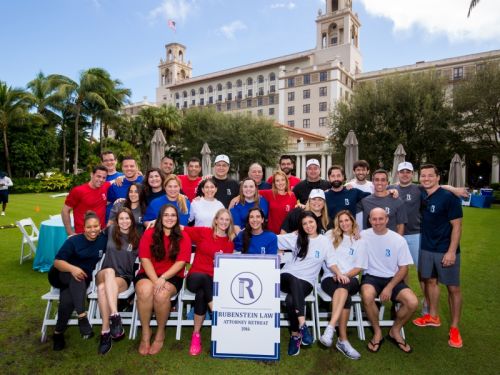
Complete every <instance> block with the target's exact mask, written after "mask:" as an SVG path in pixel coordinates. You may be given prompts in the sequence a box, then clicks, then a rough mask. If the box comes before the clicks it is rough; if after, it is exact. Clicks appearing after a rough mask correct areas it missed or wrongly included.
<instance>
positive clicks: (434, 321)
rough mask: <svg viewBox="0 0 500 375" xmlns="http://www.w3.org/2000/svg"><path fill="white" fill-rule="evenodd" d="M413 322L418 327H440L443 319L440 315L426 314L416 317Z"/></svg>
mask: <svg viewBox="0 0 500 375" xmlns="http://www.w3.org/2000/svg"><path fill="white" fill-rule="evenodd" d="M413 324H415V325H416V326H418V327H439V326H440V325H441V319H439V316H432V315H430V314H425V315H424V316H421V317H420V318H417V319H414V320H413Z"/></svg>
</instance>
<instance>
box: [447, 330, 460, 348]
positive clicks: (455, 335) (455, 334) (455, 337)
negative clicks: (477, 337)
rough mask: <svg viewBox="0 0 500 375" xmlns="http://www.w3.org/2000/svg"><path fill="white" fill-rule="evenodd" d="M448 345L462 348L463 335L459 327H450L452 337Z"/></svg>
mask: <svg viewBox="0 0 500 375" xmlns="http://www.w3.org/2000/svg"><path fill="white" fill-rule="evenodd" d="M448 345H449V346H451V347H452V348H461V347H462V346H463V343H462V336H460V331H459V330H458V328H457V327H451V328H450V339H449V340H448Z"/></svg>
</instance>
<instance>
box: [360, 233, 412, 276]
mask: <svg viewBox="0 0 500 375" xmlns="http://www.w3.org/2000/svg"><path fill="white" fill-rule="evenodd" d="M360 236H361V238H362V239H363V240H365V241H366V243H367V247H368V267H367V268H366V270H365V272H364V273H365V274H369V275H372V276H378V277H394V275H395V274H396V273H397V272H398V270H399V267H400V266H408V265H410V264H413V259H412V257H411V253H410V249H409V248H408V244H407V242H406V240H405V239H404V237H403V236H400V235H399V234H397V233H396V232H393V231H392V230H388V231H387V232H386V233H385V234H382V235H379V234H376V233H375V232H374V231H373V229H372V228H370V229H366V230H364V231H362V232H361V234H360Z"/></svg>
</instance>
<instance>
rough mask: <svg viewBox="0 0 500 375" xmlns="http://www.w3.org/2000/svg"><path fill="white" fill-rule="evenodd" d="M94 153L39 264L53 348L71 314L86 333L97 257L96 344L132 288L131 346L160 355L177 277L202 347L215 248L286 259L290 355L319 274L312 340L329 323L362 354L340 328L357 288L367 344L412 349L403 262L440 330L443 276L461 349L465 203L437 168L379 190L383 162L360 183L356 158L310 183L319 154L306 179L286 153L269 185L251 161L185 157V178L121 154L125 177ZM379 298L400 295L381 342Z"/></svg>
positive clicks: (346, 350) (454, 338) (429, 320)
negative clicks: (51, 293) (137, 334)
mask: <svg viewBox="0 0 500 375" xmlns="http://www.w3.org/2000/svg"><path fill="white" fill-rule="evenodd" d="M101 158H102V165H101V166H97V167H95V168H94V170H93V172H92V174H91V179H90V181H89V182H88V183H86V184H83V185H80V186H77V187H75V188H73V189H72V190H71V191H70V193H69V195H68V196H67V198H66V201H65V204H64V207H63V209H62V218H63V222H64V224H65V228H66V231H67V233H68V236H69V237H68V239H67V241H66V242H65V243H64V245H63V246H62V248H61V250H60V251H59V252H58V254H57V255H56V260H55V261H54V266H53V268H52V269H51V271H50V272H49V281H50V282H51V284H52V285H53V286H54V287H58V288H60V289H61V294H60V304H59V313H58V321H57V324H56V327H55V331H54V335H53V341H54V350H61V349H63V348H64V347H65V341H64V330H65V329H66V326H67V322H68V320H69V317H70V315H71V313H72V312H73V310H75V311H76V313H77V314H78V325H79V329H80V333H81V336H82V337H83V338H89V337H91V336H92V335H93V331H92V327H91V326H90V324H89V321H88V318H87V315H86V311H85V303H84V302H85V297H86V289H87V287H88V285H89V283H90V282H91V280H92V270H93V269H94V268H95V266H96V264H98V262H99V260H100V259H101V258H102V257H103V256H104V261H103V262H102V265H101V268H100V270H99V271H98V273H97V275H96V277H95V282H96V285H97V291H98V304H99V309H100V312H101V316H102V328H101V336H100V342H99V347H98V352H99V353H100V354H105V353H107V352H108V351H109V350H110V349H111V346H112V342H113V341H116V340H120V339H121V338H123V337H124V334H125V331H124V329H123V326H122V323H121V317H120V314H119V311H118V307H117V299H118V294H119V293H120V292H123V291H125V290H126V289H128V288H129V286H130V284H131V283H134V287H135V293H136V303H137V308H138V311H139V317H140V321H141V326H142V335H141V341H140V344H139V353H140V354H142V355H154V354H157V353H158V352H160V351H161V349H162V346H163V343H164V339H165V323H166V321H167V319H168V316H169V314H170V311H171V310H172V308H174V307H175V306H174V302H173V301H175V299H176V296H177V294H178V293H179V291H180V290H181V288H182V286H183V283H184V278H185V279H186V280H185V287H186V288H187V289H188V290H189V291H191V292H192V293H193V294H195V302H194V329H193V334H192V337H191V344H190V348H189V353H190V354H191V355H198V354H200V353H201V351H202V340H201V328H202V325H203V321H204V319H205V315H206V313H207V311H208V310H211V309H212V297H213V291H212V287H213V285H212V284H213V273H214V259H215V255H216V254H217V253H221V252H222V253H233V252H241V253H248V254H278V253H279V254H286V253H288V254H289V256H284V257H283V259H286V262H284V266H283V267H282V270H281V290H282V291H283V292H285V293H286V294H287V297H286V301H285V304H286V311H287V314H288V319H289V321H290V341H289V345H288V354H289V355H297V354H299V352H300V347H301V346H307V345H311V344H312V343H313V341H314V340H313V336H312V335H311V333H310V331H309V328H308V327H307V325H306V324H305V321H306V319H305V298H306V297H307V296H308V295H309V294H310V293H311V291H312V290H313V288H314V286H315V285H316V283H317V282H318V278H320V279H321V288H322V289H323V290H324V291H325V292H326V293H327V294H329V295H331V297H332V311H331V320H330V322H329V325H328V326H327V327H326V329H325V331H324V332H323V334H322V335H321V338H320V342H321V343H322V344H323V345H325V346H327V347H330V346H332V345H333V341H334V336H335V327H336V326H337V325H338V332H339V337H338V339H337V341H336V348H337V349H338V350H339V351H340V352H342V353H343V354H344V355H346V356H347V357H349V358H351V359H359V358H360V354H359V352H358V351H357V350H356V349H354V348H353V346H352V345H351V344H350V343H349V341H348V339H347V329H346V328H347V321H348V318H349V310H350V306H351V297H352V296H353V295H354V294H357V293H358V292H360V294H361V297H362V300H363V305H364V309H365V311H366V316H367V318H368V319H369V320H370V322H371V325H372V327H373V332H374V335H373V337H372V338H371V340H370V341H369V343H368V350H369V351H371V352H374V353H376V352H378V351H379V349H380V347H381V346H382V344H383V342H384V341H385V339H387V340H388V341H389V342H391V343H393V344H394V345H396V346H397V347H398V348H399V349H400V350H401V351H403V352H405V353H411V352H412V347H411V346H410V345H409V344H408V343H407V342H406V341H405V340H404V338H403V337H402V336H401V328H402V327H403V326H404V324H405V323H407V322H408V321H409V320H410V319H411V317H412V315H413V314H414V312H415V311H416V309H417V308H418V305H419V301H418V299H417V297H416V295H415V294H414V293H413V292H412V291H411V289H410V288H409V287H408V270H409V266H410V265H412V264H415V265H418V275H419V280H420V281H421V285H422V291H423V294H424V301H423V309H424V310H425V311H424V313H423V315H422V316H421V317H419V318H417V319H415V320H414V321H413V323H414V324H415V325H417V326H419V327H426V326H434V327H435V326H439V325H440V319H439V315H438V302H439V283H442V284H445V285H447V287H448V293H449V301H450V311H451V314H452V320H451V328H450V332H449V341H448V343H449V345H450V346H453V347H461V346H462V339H461V337H460V333H459V330H458V323H459V319H460V311H461V296H460V286H459V269H460V254H459V252H460V248H459V240H460V232H461V217H462V211H461V205H460V201H459V199H458V198H457V197H456V195H460V194H463V192H462V191H460V190H459V189H454V188H452V187H450V186H443V187H441V186H440V185H439V173H438V170H437V168H436V167H435V166H433V165H422V166H421V167H420V185H416V184H413V182H412V180H413V166H412V165H411V163H408V162H405V163H401V164H400V165H399V167H398V176H399V184H396V185H394V186H389V175H388V173H387V172H386V171H384V170H377V171H375V172H374V173H373V174H372V181H369V180H368V176H369V166H368V163H367V162H366V161H363V160H360V161H358V162H356V163H355V164H354V174H355V176H356V178H355V179H354V180H352V181H345V173H344V170H343V168H342V167H341V166H338V165H333V166H331V167H330V168H329V170H328V180H323V179H321V176H320V171H321V166H320V163H319V161H318V160H316V159H310V160H309V161H308V162H307V163H306V179H305V180H302V181H301V180H300V179H298V178H297V177H295V176H293V174H292V172H293V168H294V167H293V159H292V158H291V157H290V156H288V155H283V156H282V157H281V158H280V161H279V169H278V170H276V171H275V172H274V173H273V174H272V176H270V177H269V178H268V180H267V181H264V180H263V176H264V173H263V169H262V166H261V165H259V164H258V163H254V164H252V165H251V166H250V168H249V171H248V177H247V178H244V179H243V180H242V181H241V182H237V181H235V180H233V179H231V178H230V177H229V169H230V159H229V157H228V156H227V155H218V156H217V157H216V158H215V162H214V174H213V175H212V176H203V177H202V176H201V175H200V174H201V162H200V160H199V159H198V158H192V159H190V160H189V161H188V163H187V175H175V174H173V172H174V169H175V163H174V161H173V159H171V158H169V157H165V158H163V159H162V162H161V166H160V168H152V169H150V170H148V171H147V172H146V173H145V175H144V176H143V175H142V173H141V172H140V171H139V169H138V167H137V163H136V162H135V160H134V159H132V158H128V157H127V158H124V159H123V160H122V173H120V172H117V170H116V164H117V161H116V158H115V156H114V155H113V153H112V152H105V153H103V154H102V156H101ZM71 211H73V218H74V225H73V226H72V224H71V218H70V213H71ZM137 257H138V259H139V266H138V270H137V266H136V264H137V263H136V258H137ZM189 263H191V267H190V268H189V271H187V272H186V265H188V264H189ZM360 274H361V275H362V277H361V279H360V280H359V279H358V276H359V275H360ZM376 298H380V301H382V302H385V301H388V300H391V301H393V303H394V304H397V308H396V309H395V310H396V311H395V316H394V324H393V326H392V327H391V328H390V330H389V332H388V334H387V335H386V337H385V338H384V336H383V335H382V331H381V328H380V325H379V323H378V305H377V303H378V302H376ZM153 314H154V316H155V319H156V321H157V329H156V332H155V333H154V335H153V332H152V329H151V327H150V320H151V317H152V315H153Z"/></svg>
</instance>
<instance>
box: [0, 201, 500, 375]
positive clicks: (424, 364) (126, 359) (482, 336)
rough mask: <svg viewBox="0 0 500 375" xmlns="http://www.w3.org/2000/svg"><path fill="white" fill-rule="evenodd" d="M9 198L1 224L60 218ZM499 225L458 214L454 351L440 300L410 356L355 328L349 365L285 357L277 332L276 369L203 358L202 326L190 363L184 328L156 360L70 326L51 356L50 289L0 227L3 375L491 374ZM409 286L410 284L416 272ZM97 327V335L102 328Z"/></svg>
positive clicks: (40, 204)
mask: <svg viewBox="0 0 500 375" xmlns="http://www.w3.org/2000/svg"><path fill="white" fill-rule="evenodd" d="M10 200H11V202H10V203H9V207H8V211H7V216H5V217H2V216H0V226H3V225H6V224H10V223H14V221H15V220H18V219H21V218H24V217H32V218H33V220H34V221H35V222H36V223H37V225H39V223H40V222H41V221H42V220H44V219H46V218H48V215H50V214H57V213H59V211H60V209H61V206H62V204H63V201H64V198H51V197H50V194H29V195H11V197H10ZM499 228H500V206H494V207H493V208H492V209H475V208H465V210H464V231H463V238H462V242H461V244H462V278H461V280H462V290H463V297H464V309H463V316H462V323H461V332H462V337H463V340H464V347H463V348H462V349H452V348H450V347H448V344H447V333H448V323H449V313H448V306H447V303H446V294H445V293H444V294H443V295H442V298H441V306H440V310H441V311H440V312H441V318H442V321H443V325H442V326H441V327H440V328H417V327H414V326H413V325H411V324H408V325H407V327H406V337H407V339H408V342H409V343H410V344H411V345H412V346H413V348H414V353H413V354H411V355H405V354H404V353H402V352H400V351H399V350H397V348H396V347H395V346H393V345H390V344H389V343H387V342H386V343H385V344H384V345H383V346H382V348H381V350H380V352H379V353H378V354H372V353H369V352H368V351H367V349H366V342H361V341H359V340H358V338H357V335H356V332H355V331H354V330H353V329H352V330H350V331H349V334H350V340H351V343H352V344H353V346H354V347H355V348H357V349H358V350H359V351H360V353H361V355H362V358H361V360H360V361H351V360H349V359H347V358H345V357H343V356H342V355H341V354H340V353H338V352H336V351H335V350H334V349H329V350H327V349H323V348H321V347H320V346H319V345H318V344H315V345H313V347H312V348H310V349H303V350H301V353H300V355H299V356H298V357H288V356H287V354H286V347H287V344H288V337H287V331H286V329H282V337H281V340H282V347H281V360H280V361H279V362H276V363H274V362H273V363H267V362H259V361H246V360H221V359H213V358H211V357H210V355H209V353H208V348H209V339H210V329H206V328H204V329H203V331H202V335H203V345H204V352H203V354H202V355H201V356H199V357H197V358H193V357H190V356H189V354H188V347H189V338H190V335H191V330H190V329H185V330H184V331H183V339H182V340H181V341H176V340H175V337H174V335H175V332H174V329H173V328H170V327H169V328H167V339H166V342H165V346H164V348H163V351H162V352H161V353H160V354H159V355H157V356H149V357H142V356H140V355H139V354H138V353H137V346H138V340H136V341H129V340H128V339H125V340H123V341H121V342H118V343H115V345H114V346H113V349H112V350H111V352H109V353H108V354H107V355H106V356H104V357H101V356H98V355H97V354H96V351H97V342H98V339H97V338H93V339H91V340H87V341H84V340H81V339H80V337H79V335H78V329H77V328H76V327H70V328H69V329H68V331H67V333H66V338H67V340H66V341H67V349H66V350H64V351H63V352H53V351H52V345H51V342H50V341H49V342H47V343H43V344H42V343H40V328H41V323H42V317H43V312H44V308H45V305H44V303H43V302H42V300H41V299H40V296H41V295H42V294H44V293H45V292H47V291H48V288H49V284H48V281H47V275H46V274H41V273H38V272H35V271H33V270H32V268H31V267H32V262H31V261H27V262H25V263H24V264H23V265H22V266H20V265H19V245H20V239H21V235H20V232H19V230H18V229H17V228H13V229H0V254H2V256H1V257H0V272H1V280H2V282H1V283H0V373H1V374H28V373H30V374H39V373H47V374H54V373H60V374H70V373H71V374H73V373H74V374H93V373H109V374H138V373H139V374H141V373H147V374H169V373H172V374H198V373H205V374H210V373H218V374H233V373H238V374H239V375H243V374H278V373H279V374H332V373H336V374H366V373H372V374H385V373H392V374H418V375H424V374H440V375H442V374H454V375H458V374H498V373H499V372H500V370H499V369H500V358H499V354H498V353H499V352H498V347H497V345H498V343H499V327H500V317H499V313H498V312H499V311H500V303H499V301H500V299H499V298H498V296H497V293H498V289H499V286H500V285H499V284H500V283H499V281H498V280H499V279H498V273H499V272H500V262H499V259H500V252H499V251H498V248H497V246H498V245H497V243H496V241H497V240H498V238H499V236H498V233H499ZM411 284H412V286H415V285H416V283H415V271H414V269H412V270H411ZM417 294H418V293H417ZM94 330H95V333H96V336H97V333H98V332H99V328H98V327H95V328H94ZM385 332H386V330H384V333H385ZM51 333H52V330H49V334H51ZM366 333H367V338H368V339H369V338H370V337H371V333H370V332H369V331H368V330H367V332H366Z"/></svg>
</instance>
